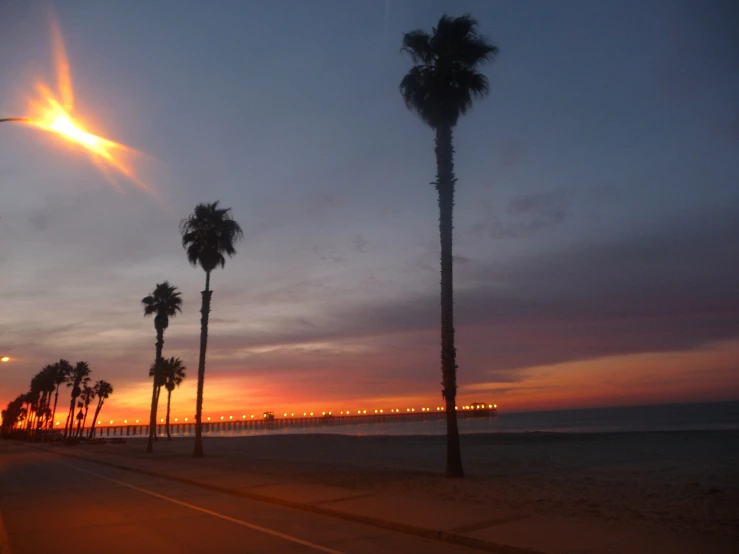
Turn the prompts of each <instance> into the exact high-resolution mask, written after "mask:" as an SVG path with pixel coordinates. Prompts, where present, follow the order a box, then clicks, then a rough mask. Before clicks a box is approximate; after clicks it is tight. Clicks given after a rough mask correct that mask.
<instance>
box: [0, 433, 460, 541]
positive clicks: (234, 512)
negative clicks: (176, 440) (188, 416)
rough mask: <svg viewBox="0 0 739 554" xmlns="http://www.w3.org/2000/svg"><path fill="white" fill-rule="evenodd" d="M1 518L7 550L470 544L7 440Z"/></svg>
mask: <svg viewBox="0 0 739 554" xmlns="http://www.w3.org/2000/svg"><path fill="white" fill-rule="evenodd" d="M2 521H4V525H5V531H6V533H7V536H8V538H9V545H10V551H11V553H12V554H44V553H47V552H54V553H55V554H65V553H69V554H79V553H80V552H83V551H86V550H90V549H92V550H93V551H96V552H97V551H101V552H104V553H105V554H116V553H125V554H130V553H132V552H138V553H143V554H147V553H150V552H152V553H164V552H166V553H167V554H179V553H199V552H202V553H208V554H215V553H223V554H228V553H239V554H247V553H267V552H270V553H277V552H286V553H299V552H300V553H318V552H325V553H333V554H354V553H356V554H361V553H368V554H369V553H372V554H375V553H379V552H382V553H394V552H398V553H406V552H407V553H415V552H418V553H424V554H436V553H450V554H457V553H458V554H470V553H471V552H473V550H471V549H468V548H464V547H455V546H452V545H447V544H443V543H439V542H436V541H429V540H425V539H420V538H416V537H413V536H408V535H403V534H400V533H395V532H392V531H386V530H383V529H377V528H374V527H369V526H364V525H360V524H356V523H351V522H346V521H342V520H338V519H333V518H329V517H324V516H320V515H315V514H310V513H306V512H302V511H299V510H292V509H289V508H282V507H279V506H274V505H271V504H265V503H261V502H256V501H252V500H248V499H243V498H237V497H233V496H230V495H226V494H222V493H218V492H213V491H208V490H204V489H201V488H198V487H193V486H190V485H185V484H180V483H173V482H170V481H167V480H165V479H160V478H155V477H149V476H146V475H139V474H135V473H131V472H127V471H124V470H120V469H116V468H110V467H106V466H101V465H99V464H95V463H92V462H86V461H83V460H78V459H72V458H64V457H61V456H58V455H55V454H53V453H48V452H40V451H38V450H34V449H31V448H29V447H27V446H24V445H21V444H16V443H8V442H5V441H0V542H2V532H3V531H2V526H3V524H2ZM0 550H2V547H1V546H0ZM2 554H5V552H3V553H2Z"/></svg>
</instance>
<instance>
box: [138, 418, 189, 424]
mask: <svg viewBox="0 0 739 554" xmlns="http://www.w3.org/2000/svg"><path fill="white" fill-rule="evenodd" d="M138 421H139V420H138V419H137V420H136V422H137V423H138ZM185 423H187V418H185Z"/></svg>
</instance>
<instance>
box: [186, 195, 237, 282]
mask: <svg viewBox="0 0 739 554" xmlns="http://www.w3.org/2000/svg"><path fill="white" fill-rule="evenodd" d="M180 232H181V233H182V246H183V247H184V248H185V250H187V259H188V261H189V262H190V263H191V264H192V265H198V264H200V267H202V268H203V270H205V272H206V273H210V272H211V271H213V270H214V269H215V268H216V267H218V266H219V265H220V266H221V267H223V266H224V265H226V258H225V256H224V254H226V255H228V256H229V257H231V256H233V255H234V254H236V249H235V248H234V244H235V243H236V242H237V241H239V240H240V239H241V238H242V237H243V236H244V233H243V231H242V230H241V227H240V226H239V224H238V223H236V221H234V219H233V218H232V217H231V208H219V207H218V201H216V202H213V203H210V204H198V205H197V206H195V211H194V212H193V213H192V214H191V215H190V216H189V217H186V218H184V219H183V220H182V221H180Z"/></svg>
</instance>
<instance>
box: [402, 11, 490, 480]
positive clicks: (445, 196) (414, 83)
mask: <svg viewBox="0 0 739 554" xmlns="http://www.w3.org/2000/svg"><path fill="white" fill-rule="evenodd" d="M402 51H403V52H406V53H407V54H409V55H410V58H411V60H412V61H413V63H414V64H415V65H414V66H413V67H412V68H411V70H410V71H409V72H408V73H407V74H406V75H405V77H403V80H402V81H401V83H400V92H401V94H402V95H403V100H405V103H406V106H408V108H409V109H410V110H411V111H414V112H416V113H417V114H418V115H419V116H420V117H421V119H422V120H423V121H424V123H426V124H427V125H429V126H430V127H431V128H432V129H433V130H434V132H435V133H436V148H435V152H436V181H435V183H434V184H435V186H436V190H437V192H438V195H439V197H438V201H439V234H440V239H441V372H442V386H443V389H442V395H443V397H444V399H445V401H446V416H447V460H446V475H447V476H448V477H462V476H463V475H464V472H463V470H462V456H461V453H460V448H459V430H458V428H457V414H456V412H455V402H456V396H457V363H456V350H455V347H454V304H453V290H454V289H453V284H452V283H453V272H452V260H453V258H452V212H453V207H454V185H455V182H456V179H455V177H454V148H453V146H452V129H453V128H454V127H455V126H456V124H457V120H458V119H459V117H460V116H461V115H464V114H465V113H466V112H467V110H469V109H470V107H471V106H472V100H473V98H475V97H482V96H485V95H486V94H487V92H488V80H487V78H486V77H485V76H484V75H483V74H482V73H480V72H479V69H480V67H481V66H482V65H483V64H484V63H485V62H487V61H489V60H491V59H493V58H494V57H495V55H496V54H497V53H498V49H497V48H496V47H495V46H493V45H492V44H490V43H489V42H488V41H487V39H485V37H483V36H481V35H479V34H478V32H477V21H476V20H475V19H473V18H472V17H471V16H469V15H465V16H462V17H456V18H452V17H449V16H446V15H445V16H443V17H442V18H441V19H440V20H439V23H438V24H437V26H436V27H434V28H433V29H432V32H431V34H429V33H427V32H426V31H423V30H416V31H411V32H410V33H406V34H405V35H404V36H403V48H402Z"/></svg>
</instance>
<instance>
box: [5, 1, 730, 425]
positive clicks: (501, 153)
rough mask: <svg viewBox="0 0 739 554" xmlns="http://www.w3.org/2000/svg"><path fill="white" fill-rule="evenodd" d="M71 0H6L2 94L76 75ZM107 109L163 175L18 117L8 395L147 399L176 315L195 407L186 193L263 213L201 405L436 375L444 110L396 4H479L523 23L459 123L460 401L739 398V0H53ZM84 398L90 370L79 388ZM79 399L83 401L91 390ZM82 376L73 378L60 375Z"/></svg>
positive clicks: (216, 307) (147, 164) (114, 130)
mask: <svg viewBox="0 0 739 554" xmlns="http://www.w3.org/2000/svg"><path fill="white" fill-rule="evenodd" d="M50 6H51V4H49V3H43V2H13V1H5V2H2V1H0V52H2V53H3V55H2V56H0V76H1V78H0V117H7V116H19V115H21V116H22V115H25V113H24V112H25V110H26V109H27V106H28V100H29V97H30V95H32V93H33V91H34V86H35V83H36V82H38V81H39V80H45V81H47V82H52V83H53V82H54V78H55V68H54V55H53V49H52V40H51V35H50V32H49V13H50V11H51V10H50ZM55 12H56V18H57V19H58V21H59V24H60V26H61V29H62V31H63V33H64V38H65V42H66V49H67V54H68V56H69V61H70V64H71V72H72V79H73V82H74V89H75V93H76V110H77V114H78V115H79V116H80V117H81V119H82V120H84V121H85V122H86V123H87V124H88V125H89V127H90V128H91V129H94V130H95V131H96V132H99V133H100V134H103V135H104V136H107V137H111V138H113V139H115V140H118V141H121V142H122V143H124V144H127V145H130V146H132V147H134V148H136V149H138V150H140V151H141V152H142V153H143V154H142V155H141V156H140V157H139V161H138V163H139V165H138V167H139V169H140V175H141V176H142V178H144V179H145V180H146V182H147V183H148V184H149V185H150V186H151V187H152V190H153V191H154V194H147V193H146V192H143V191H142V190H140V189H139V188H137V187H136V186H135V185H134V184H132V183H131V182H129V181H127V180H125V179H118V181H117V183H118V185H117V187H114V186H111V184H110V183H108V182H107V181H106V179H105V178H104V176H103V175H102V174H101V172H100V171H99V170H98V168H97V167H96V166H95V165H94V164H93V163H91V161H90V159H89V157H88V156H87V155H86V154H85V153H84V152H83V151H81V150H80V149H79V148H77V147H74V146H72V145H70V144H68V143H65V142H63V141H60V140H59V138H58V137H56V136H53V135H50V134H48V133H43V132H41V131H39V130H34V129H31V128H28V127H23V126H17V125H11V124H0V264H1V265H2V286H0V356H2V355H8V356H11V357H12V360H11V362H9V363H5V364H0V404H2V406H3V407H4V406H5V404H6V403H7V402H8V401H9V400H12V399H13V398H14V397H15V396H16V395H17V394H19V393H21V392H25V391H26V390H27V388H28V383H29V381H30V379H31V377H32V376H33V375H34V374H35V373H36V372H38V371H39V370H40V369H41V368H42V367H43V366H44V365H45V364H47V363H52V362H54V361H57V360H58V359H59V358H67V359H69V360H70V361H72V362H76V361H78V360H86V361H88V362H89V363H90V366H91V368H92V370H93V374H92V377H93V379H94V380H97V379H106V380H108V381H110V382H112V383H113V385H114V387H115V393H114V395H113V396H112V397H111V398H110V400H109V401H108V403H107V404H106V406H107V407H106V408H105V413H104V418H105V419H108V418H111V419H116V418H117V419H123V418H124V417H125V418H131V419H133V418H136V417H140V418H145V417H146V413H147V405H148V403H149V401H150V386H151V385H150V382H149V381H148V379H147V371H148V367H149V365H151V363H152V361H153V359H154V340H155V331H154V325H153V320H152V319H151V318H146V319H145V318H144V317H143V310H142V307H141V303H140V301H141V299H142V298H143V297H144V296H146V295H147V294H148V293H149V292H151V291H152V290H153V288H154V286H155V284H156V283H158V282H161V281H164V280H169V281H170V282H171V283H172V284H174V285H176V286H177V287H179V288H180V289H181V291H182V295H183V299H184V307H183V313H182V315H179V316H177V317H176V318H174V319H172V321H171V322H170V327H169V329H168V330H167V332H166V334H165V346H164V354H165V355H166V356H179V357H181V358H182V359H183V360H184V362H185V364H186V365H187V367H188V369H189V377H188V379H187V381H186V382H185V384H183V386H182V387H181V388H180V389H179V390H178V391H177V392H176V393H175V394H174V396H173V402H174V404H173V416H179V417H188V416H189V417H192V415H193V414H194V409H195V408H194V406H195V401H194V399H195V375H196V372H197V353H198V337H199V329H200V321H199V318H200V314H199V309H200V294H199V291H200V290H202V288H203V286H204V273H203V271H202V270H200V269H195V268H192V267H191V266H190V265H189V264H188V262H187V259H186V257H185V253H184V250H183V249H182V247H181V244H180V236H179V232H178V222H179V220H180V219H181V218H182V217H185V216H187V215H188V214H189V212H190V211H191V210H192V208H193V207H194V206H195V204H196V203H198V202H204V201H214V200H218V199H219V200H220V201H221V202H222V204H223V205H225V206H231V207H232V208H233V215H234V217H235V219H236V220H237V221H238V222H239V223H240V224H241V226H242V227H243V229H244V233H245V239H244V241H243V242H241V243H240V244H239V245H238V246H237V250H238V255H237V256H236V257H235V258H234V259H232V260H229V261H228V262H227V264H226V267H225V269H224V270H217V271H216V272H215V274H214V275H213V277H212V287H213V289H214V291H215V292H214V294H213V311H212V314H211V325H210V339H209V347H208V362H207V374H206V388H205V406H204V412H205V415H206V416H208V415H212V416H220V415H223V414H225V415H229V414H233V415H237V414H238V415H239V416H240V415H241V414H244V413H246V414H250V413H260V412H261V411H263V410H268V409H269V410H275V411H283V410H285V411H288V412H289V411H296V412H297V411H299V412H302V411H305V410H318V411H320V410H322V409H325V410H336V411H339V410H343V409H352V410H353V409H357V408H364V409H373V408H382V407H384V408H390V407H405V406H406V405H407V406H415V407H416V408H419V407H421V406H432V407H433V406H436V405H438V404H440V402H441V400H440V398H441V396H440V388H441V387H440V379H441V374H440V363H439V330H438V326H439V300H438V294H439V290H438V289H439V284H438V283H439V274H438V268H439V261H438V251H439V244H438V227H437V218H438V208H437V206H436V195H435V191H434V189H433V187H432V186H431V185H429V182H430V181H431V180H432V179H433V178H434V173H435V162H434V152H433V134H432V132H431V130H430V129H428V128H427V127H426V126H425V125H424V124H423V123H422V122H421V121H420V120H419V119H418V118H416V117H415V116H414V115H412V114H411V113H409V112H408V111H407V109H406V108H405V106H404V104H403V101H402V99H401V97H400V94H399V92H398V84H399V82H400V79H401V78H402V76H403V74H404V72H405V71H407V69H408V68H409V66H410V62H409V60H407V59H406V58H404V57H403V56H402V55H401V54H400V53H399V47H400V42H401V37H402V33H403V32H405V31H408V30H412V29H416V28H423V29H428V30H430V28H431V26H432V25H433V24H434V23H435V21H437V20H438V18H439V16H440V15H441V14H442V13H444V12H447V13H449V14H451V15H460V14H462V13H465V12H471V13H472V14H473V15H474V16H475V17H476V18H477V19H478V20H479V22H480V26H481V30H482V32H483V33H484V34H486V35H487V36H488V37H489V38H490V40H491V41H492V42H493V43H494V44H496V45H497V46H498V47H499V48H500V55H499V58H498V60H497V61H496V62H495V63H493V64H491V65H489V66H487V67H486V70H485V71H486V74H487V75H488V77H489V79H490V84H491V91H490V95H489V97H488V98H486V99H485V100H483V101H481V102H480V103H479V104H477V105H476V106H475V107H474V109H473V110H472V111H471V112H470V113H469V114H468V116H466V117H465V118H463V119H462V120H461V121H460V124H459V126H458V128H457V131H456V135H455V140H456V145H455V146H456V168H457V176H458V185H457V200H456V212H455V264H456V265H455V269H456V275H455V279H456V281H455V285H456V303H455V305H456V322H457V339H458V342H457V349H458V363H459V385H460V389H459V393H460V403H464V402H472V401H478V400H479V401H484V402H496V403H498V404H499V405H500V406H501V408H502V409H508V410H528V409H544V408H567V407H585V406H604V405H622V404H644V403H660V402H679V401H703V400H718V399H739V294H737V291H738V290H739V247H738V245H739V217H737V206H739V186H738V185H739V71H737V67H739V39H737V36H736V34H735V30H736V24H737V21H738V19H739V8H737V5H736V3H735V2H731V1H730V0H726V1H708V2H701V3H699V2H682V1H677V0H675V1H664V2H641V1H640V2H624V1H618V2H606V1H600V2H591V1H577V2H575V1H563V2H545V1H527V2H493V1H479V2H474V1H464V0H446V1H442V0H423V1H421V0H418V1H398V0H377V1H370V0H354V1H345V0H332V1H327V0H313V1H311V2H306V1H303V0H293V1H282V0H280V1H267V0H265V1H253V2H252V1H243V2H235V1H233V2H227V1H223V2H183V1H181V0H171V1H165V0H155V1H152V2H143V1H139V2H121V1H99V0H86V1H83V0H78V1H75V2H63V3H58V5H57V6H56V9H55ZM63 394H64V397H63V398H64V399H67V398H68V397H67V394H68V391H67V390H66V389H65V390H64V392H63ZM67 402H68V400H67ZM60 403H61V400H60Z"/></svg>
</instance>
